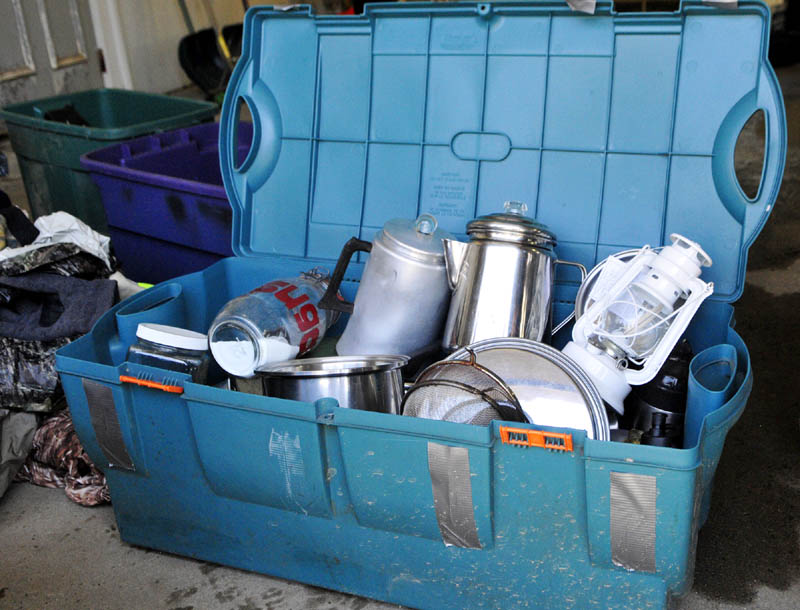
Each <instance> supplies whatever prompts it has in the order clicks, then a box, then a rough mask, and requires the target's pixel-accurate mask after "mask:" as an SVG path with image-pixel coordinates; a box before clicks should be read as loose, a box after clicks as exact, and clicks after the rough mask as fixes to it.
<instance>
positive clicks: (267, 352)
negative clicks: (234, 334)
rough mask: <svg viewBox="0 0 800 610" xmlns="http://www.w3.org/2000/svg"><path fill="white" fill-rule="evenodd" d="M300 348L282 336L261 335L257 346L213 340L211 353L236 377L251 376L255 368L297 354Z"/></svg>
mask: <svg viewBox="0 0 800 610" xmlns="http://www.w3.org/2000/svg"><path fill="white" fill-rule="evenodd" d="M299 351H300V349H299V348H298V347H297V346H296V345H292V344H291V343H289V342H287V341H286V339H284V338H282V337H261V338H259V339H258V346H257V347H256V345H255V344H254V343H253V341H252V340H250V341H214V342H212V343H211V353H212V354H213V355H214V360H216V361H217V364H219V365H220V366H221V367H222V368H223V370H225V371H226V372H227V373H230V374H231V375H235V376H237V377H252V376H253V375H254V374H255V372H256V369H257V368H260V367H262V366H264V365H265V364H270V363H272V362H283V361H285V360H291V359H292V358H294V357H295V356H297V354H298V352H299Z"/></svg>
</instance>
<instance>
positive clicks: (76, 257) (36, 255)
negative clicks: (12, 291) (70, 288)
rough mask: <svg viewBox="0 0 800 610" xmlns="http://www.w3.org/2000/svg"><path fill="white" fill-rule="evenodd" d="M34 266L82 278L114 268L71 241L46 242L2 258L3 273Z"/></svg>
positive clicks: (104, 274) (0, 268) (103, 275)
mask: <svg viewBox="0 0 800 610" xmlns="http://www.w3.org/2000/svg"><path fill="white" fill-rule="evenodd" d="M33 270H36V271H40V272H44V273H55V274H58V275H65V276H68V277H78V278H82V279H95V278H106V277H108V276H109V275H110V274H111V271H112V270H111V269H109V268H108V267H107V266H106V264H105V262H103V261H101V260H100V259H99V258H97V257H96V256H94V255H92V254H89V253H88V252H85V251H83V250H81V248H80V247H79V246H78V245H77V244H70V243H59V244H53V245H51V246H42V247H41V248H36V249H35V250H30V251H28V252H25V253H24V254H21V255H19V256H14V257H12V258H9V259H6V260H0V275H21V274H23V273H27V272H29V271H33Z"/></svg>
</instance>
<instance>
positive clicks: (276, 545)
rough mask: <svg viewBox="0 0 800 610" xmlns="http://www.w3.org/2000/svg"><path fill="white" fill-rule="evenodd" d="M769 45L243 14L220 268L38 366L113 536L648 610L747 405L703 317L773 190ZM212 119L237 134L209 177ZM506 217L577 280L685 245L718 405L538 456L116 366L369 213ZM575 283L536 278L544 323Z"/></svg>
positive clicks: (503, 434) (734, 32)
mask: <svg viewBox="0 0 800 610" xmlns="http://www.w3.org/2000/svg"><path fill="white" fill-rule="evenodd" d="M768 32H769V10H768V9H767V8H766V6H765V5H764V4H762V3H756V2H747V1H745V2H740V3H739V6H738V8H735V9H720V8H716V7H710V6H705V5H703V4H701V3H699V2H684V3H683V4H682V6H681V9H680V10H679V11H677V12H675V13H645V14H629V13H626V14H615V13H614V12H613V11H612V10H611V5H610V4H608V3H603V2H600V3H598V8H597V14H596V15H594V16H586V15H582V14H578V13H573V12H572V11H570V9H569V8H567V7H566V5H564V6H562V5H561V4H556V3H529V2H513V3H511V2H509V3H505V2H495V3H491V4H487V3H477V4H475V3H459V4H398V5H374V6H369V7H367V10H366V14H365V15H364V16H356V17H331V16H313V15H311V14H310V12H309V10H308V9H307V8H300V9H295V10H291V11H277V10H271V9H269V8H257V9H253V10H251V11H249V12H248V13H247V16H246V19H245V33H244V45H243V53H242V58H241V59H240V61H239V63H238V64H237V66H236V69H235V72H234V74H233V76H232V78H231V81H230V85H229V88H228V92H227V94H226V99H225V104H224V106H223V112H222V119H221V132H220V133H221V135H220V142H221V147H220V154H221V167H222V175H223V179H224V183H225V187H226V192H227V193H228V195H229V197H230V200H231V205H232V207H233V246H234V251H235V252H236V253H237V255H239V256H237V257H234V258H227V259H224V260H222V261H220V262H219V263H217V264H215V265H213V266H211V267H209V268H208V269H206V270H205V271H203V272H200V273H195V274H191V275H187V276H184V277H181V278H178V279H175V280H173V281H170V282H167V283H164V284H161V285H160V286H157V287H155V288H154V289H151V290H150V291H147V292H144V293H141V294H139V295H136V296H134V297H132V298H131V299H128V300H127V301H125V302H123V303H121V304H119V305H118V306H117V307H115V308H114V309H113V310H111V311H110V312H108V313H107V314H106V315H105V316H104V317H103V318H101V319H100V320H99V321H98V323H97V325H96V326H95V328H94V329H93V330H92V332H91V333H90V334H88V335H87V336H85V337H83V338H81V339H79V340H77V341H75V342H74V343H72V344H70V345H68V346H66V347H65V348H63V349H62V350H60V352H59V353H58V355H57V367H58V369H59V371H60V373H61V376H62V381H63V385H64V389H65V392H66V394H67V398H68V401H69V405H70V410H71V412H72V416H73V420H74V422H75V428H76V430H77V432H78V434H79V436H80V438H81V440H82V442H83V443H84V446H85V448H86V450H87V452H88V453H89V455H90V456H91V458H92V459H93V460H94V461H95V462H96V463H97V464H98V465H99V466H101V467H103V468H104V469H105V471H106V474H107V477H108V482H109V486H110V490H111V496H112V499H113V504H114V510H115V514H116V518H117V523H118V525H119V531H120V535H121V536H122V539H123V540H125V541H127V542H130V543H131V544H136V545H141V546H146V547H151V548H157V549H161V550H165V551H169V552H172V553H178V554H182V555H188V556H192V557H198V558H202V559H205V560H208V561H213V562H218V563H223V564H227V565H232V566H238V567H241V568H245V569H250V570H256V571H261V572H265V573H268V574H274V575H277V576H280V577H283V578H288V579H293V580H299V581H302V582H306V583H311V584H314V585H317V586H321V587H327V588H331V589H337V590H340V591H346V592H350V593H356V594H359V595H364V596H368V597H373V598H376V599H382V600H386V601H390V602H395V603H400V604H404V605H406V606H412V607H418V608H436V609H441V608H499V607H502V608H512V607H563V608H589V607H597V608H661V607H663V606H664V605H665V604H666V603H667V601H668V600H669V599H670V598H671V597H674V596H679V595H681V594H684V593H686V592H687V591H688V590H689V589H690V587H691V583H692V574H693V571H694V554H695V549H696V539H697V532H698V529H699V527H700V526H701V525H702V523H703V522H704V521H705V519H706V516H707V513H708V507H709V501H710V494H711V488H712V483H713V477H714V471H715V469H716V466H717V463H718V461H719V457H720V454H721V451H722V446H723V443H724V440H725V436H726V434H727V432H728V430H729V429H730V427H731V426H732V425H733V424H734V423H735V422H736V420H737V419H738V418H739V416H740V415H741V413H742V411H743V409H744V407H745V403H746V400H747V397H748V395H749V393H750V389H751V387H752V380H753V375H752V371H751V369H750V360H749V355H748V352H747V348H746V347H745V345H744V343H743V342H742V340H741V339H740V338H739V336H738V335H737V334H736V333H735V332H734V331H733V330H732V328H731V326H730V323H731V318H732V312H733V309H732V307H731V305H730V304H729V302H731V301H734V300H735V299H736V298H738V296H739V295H740V294H741V291H742V288H743V284H744V272H745V268H746V258H747V249H748V247H749V246H750V245H751V243H752V242H753V240H754V239H755V237H756V236H757V234H758V232H759V230H760V229H761V227H762V226H763V224H764V222H765V221H766V219H767V216H768V215H769V212H770V210H771V208H772V205H773V204H774V202H775V199H776V197H777V192H778V188H779V185H780V181H781V177H782V172H783V164H784V154H785V149H786V125H785V118H784V113H783V102H782V98H781V95H780V90H779V88H778V84H777V81H776V79H775V75H774V73H773V71H772V69H771V68H770V66H769V64H768V63H767V61H766V48H767V37H768ZM240 103H246V104H247V105H248V106H249V108H250V111H251V113H252V115H253V117H254V132H253V144H252V148H251V150H250V152H249V153H248V154H247V156H246V158H245V159H244V160H243V161H242V162H241V164H237V162H236V161H237V160H236V159H235V155H236V151H237V150H238V145H237V143H236V138H235V137H234V134H235V133H236V124H237V123H236V121H237V116H238V112H237V111H238V106H239V104H240ZM759 109H760V110H763V111H764V114H765V118H766V124H767V135H766V151H765V162H764V172H763V178H762V184H761V187H760V190H759V193H758V194H757V196H756V197H755V198H753V199H748V198H747V197H746V196H745V195H744V194H743V193H742V191H741V188H740V187H739V185H738V183H737V182H736V178H735V174H734V170H733V151H734V147H735V142H736V138H737V135H738V134H739V132H740V131H741V128H742V126H743V125H744V123H745V122H746V120H747V119H748V118H749V116H750V115H751V114H753V112H755V111H756V110H759ZM506 199H519V200H523V201H526V202H527V203H528V205H529V207H530V210H531V212H532V213H533V215H535V216H536V218H537V219H539V220H541V221H543V222H545V223H547V224H548V225H549V226H550V227H551V228H552V229H553V230H554V231H555V233H556V234H557V236H558V238H559V245H558V247H557V250H558V252H559V255H560V256H561V257H563V258H568V259H571V260H579V261H581V262H583V263H584V264H586V265H587V266H591V265H593V264H595V263H596V262H597V261H599V260H601V259H603V258H604V257H605V256H607V255H608V254H609V253H612V252H615V251H618V250H622V249H626V248H628V247H632V246H640V245H641V244H643V243H649V244H651V245H659V244H663V243H665V242H666V241H667V239H668V236H669V234H670V233H672V232H680V233H682V234H685V235H687V236H688V237H690V238H692V239H695V240H697V241H699V242H700V243H701V244H702V245H703V246H704V248H706V250H707V251H708V252H709V254H710V255H711V256H712V258H713V259H714V266H713V267H712V268H711V269H710V270H709V271H708V272H707V275H706V276H704V277H706V279H711V280H713V281H714V282H715V286H716V291H715V295H714V297H713V298H712V299H710V300H709V301H708V302H706V303H705V304H704V306H703V307H702V308H701V310H700V311H699V312H698V314H697V316H696V317H695V319H694V321H693V323H692V325H691V327H690V329H689V331H688V335H689V338H690V340H691V342H692V346H693V347H694V349H695V350H696V351H698V352H699V351H700V350H703V349H706V348H710V347H713V346H715V345H720V344H729V345H730V346H732V349H733V350H735V353H736V358H735V359H733V360H734V361H735V363H736V364H735V369H736V370H735V371H732V373H733V374H734V376H735V379H734V384H735V388H732V392H731V394H730V397H729V398H728V399H727V400H725V401H724V402H723V404H721V406H719V407H718V408H716V409H715V410H713V411H711V412H710V413H708V414H707V415H706V416H705V418H704V419H703V420H702V425H701V429H700V432H699V435H698V439H699V440H698V442H697V443H696V444H695V445H694V446H691V447H688V448H686V449H682V450H679V449H671V448H661V447H649V446H639V445H630V444H623V443H613V442H603V441H595V440H591V439H587V438H586V436H585V433H584V432H583V431H576V430H560V431H559V432H561V433H564V434H566V435H567V437H568V438H570V439H571V450H570V449H569V448H568V445H569V444H568V443H565V444H564V446H563V447H562V448H559V449H545V448H539V447H536V446H535V445H536V440H537V439H538V438H540V433H539V432H536V431H535V429H534V427H533V426H527V425H524V424H515V428H522V429H523V431H522V433H520V434H517V435H513V434H509V428H508V427H507V426H506V425H505V424H503V423H502V422H494V423H493V424H492V425H491V426H490V427H488V428H484V427H477V426H469V425H464V424H455V423H449V422H441V421H431V420H421V419H415V418H404V417H399V416H395V415H388V414H382V413H372V412H366V411H355V410H348V409H340V408H339V407H338V406H337V404H336V402H335V401H334V400H333V399H321V400H319V401H317V402H316V403H314V404H310V403H299V402H293V401H288V400H280V399H275V398H268V397H264V396H254V395H251V394H245V393H239V392H232V391H229V390H226V389H220V388H216V387H211V386H204V385H198V384H195V383H192V382H191V381H190V380H189V378H188V377H187V376H185V375H177V374H168V373H165V372H164V371H161V370H159V369H155V368H149V367H146V366H140V365H135V364H132V363H128V362H126V361H125V355H126V350H127V348H128V346H129V345H130V344H131V343H132V342H133V341H134V339H135V337H134V335H135V329H136V326H137V324H138V323H139V322H159V323H166V324H173V325H177V326H183V327H186V328H190V329H192V330H196V331H202V332H205V331H206V329H207V327H208V325H209V324H210V322H211V320H212V319H213V317H214V315H215V314H216V313H217V311H218V310H219V309H220V308H221V307H222V306H223V305H224V303H225V302H226V301H227V300H228V299H230V298H232V297H235V296H237V295H239V294H241V293H243V292H246V291H247V290H250V289H252V288H254V287H256V286H258V285H260V284H262V283H264V282H265V281H267V280H270V279H273V278H275V277H277V276H280V277H289V276H291V275H293V274H296V273H298V272H300V271H303V270H306V269H308V268H310V267H313V266H315V265H317V264H327V265H329V266H330V265H332V264H333V261H334V259H335V258H336V257H337V255H338V254H339V250H340V248H341V247H342V245H343V244H344V242H345V241H346V240H347V239H348V238H349V237H350V236H352V235H358V236H360V237H362V238H365V239H369V238H370V237H371V235H372V234H373V233H374V231H375V230H376V229H377V228H378V227H380V226H381V225H382V224H383V222H385V221H386V220H388V219H389V218H393V217H398V216H402V217H407V218H413V217H415V216H416V215H417V213H419V212H431V213H433V214H435V215H436V216H437V217H438V218H439V220H440V222H441V224H442V225H443V226H444V227H445V228H447V229H448V230H450V231H452V232H456V233H463V231H464V225H465V223H466V222H467V221H468V220H469V219H471V218H473V217H474V216H476V215H478V214H482V213H485V212H488V211H493V210H496V209H498V208H499V207H500V205H501V204H502V202H503V201H504V200H506ZM362 268H363V265H351V267H350V273H351V275H350V276H349V279H350V280H352V281H350V282H347V283H346V284H345V285H344V292H345V297H348V298H350V297H352V296H353V295H354V293H355V291H356V289H357V285H358V284H357V281H358V277H359V275H360V273H361V269H362ZM576 288H577V285H576V284H575V283H574V282H570V281H569V279H568V278H560V279H559V281H558V282H557V286H556V290H557V295H556V296H557V300H558V307H559V308H560V309H561V310H562V311H561V312H559V313H558V314H557V315H559V317H560V314H563V312H564V311H566V310H568V309H569V308H571V307H572V306H573V303H572V300H573V299H574V295H575V291H576ZM341 324H342V322H341V321H340V323H339V326H340V327H341ZM334 330H335V329H334ZM551 432H553V431H548V430H545V431H544V434H549V433H551ZM529 445H530V446H529ZM431 456H434V457H433V458H432V457H431ZM431 459H434V460H447V464H446V468H444V469H443V471H444V472H460V473H461V474H462V475H463V476H467V474H468V476H469V480H470V484H471V485H470V487H471V498H456V499H455V501H466V503H467V506H469V503H470V501H471V505H472V516H473V518H474V523H475V529H476V533H477V540H478V544H477V545H474V544H473V545H472V546H473V547H475V546H477V547H478V548H464V547H461V546H446V545H445V544H444V542H443V538H442V533H441V527H442V526H446V524H440V523H439V521H438V520H437V512H436V509H435V507H434V496H433V491H432V479H431V462H430V460H431ZM439 465H441V463H440V464H439Z"/></svg>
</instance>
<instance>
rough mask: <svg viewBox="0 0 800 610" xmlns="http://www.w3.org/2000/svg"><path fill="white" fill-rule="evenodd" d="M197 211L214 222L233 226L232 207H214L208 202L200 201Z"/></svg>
mask: <svg viewBox="0 0 800 610" xmlns="http://www.w3.org/2000/svg"><path fill="white" fill-rule="evenodd" d="M197 209H198V211H199V212H200V214H201V215H202V216H205V217H206V218H209V219H210V220H212V221H214V222H218V223H219V224H221V225H224V226H230V224H231V219H232V217H233V212H232V210H231V208H230V206H226V205H213V204H210V203H208V202H206V201H198V202H197Z"/></svg>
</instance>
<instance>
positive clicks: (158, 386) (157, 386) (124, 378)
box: [119, 375, 183, 394]
mask: <svg viewBox="0 0 800 610" xmlns="http://www.w3.org/2000/svg"><path fill="white" fill-rule="evenodd" d="M119 380H120V381H121V382H123V383H135V384H136V385H141V386H144V387H146V388H153V389H154V390H161V391H162V392H171V393H172V394H183V388H182V387H181V386H179V385H167V384H166V383H158V382H157V381H149V380H147V379H138V378H136V377H131V376H130V375H120V376H119Z"/></svg>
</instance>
